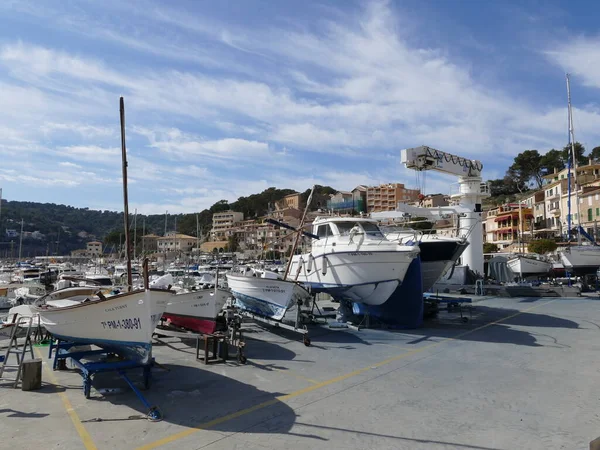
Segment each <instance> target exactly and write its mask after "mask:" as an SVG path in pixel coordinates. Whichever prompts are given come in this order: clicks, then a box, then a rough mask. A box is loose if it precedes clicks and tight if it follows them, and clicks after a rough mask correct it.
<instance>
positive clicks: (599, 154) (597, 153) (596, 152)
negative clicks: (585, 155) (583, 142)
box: [590, 147, 600, 161]
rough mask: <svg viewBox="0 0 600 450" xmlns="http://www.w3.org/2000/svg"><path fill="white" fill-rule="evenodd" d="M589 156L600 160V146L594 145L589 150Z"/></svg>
mask: <svg viewBox="0 0 600 450" xmlns="http://www.w3.org/2000/svg"><path fill="white" fill-rule="evenodd" d="M590 158H592V159H593V160H594V161H600V147H594V148H593V149H592V151H591V152H590Z"/></svg>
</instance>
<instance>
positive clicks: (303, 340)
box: [302, 335, 310, 347]
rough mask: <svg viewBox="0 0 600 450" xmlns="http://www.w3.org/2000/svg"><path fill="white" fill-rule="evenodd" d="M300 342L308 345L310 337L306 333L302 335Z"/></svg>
mask: <svg viewBox="0 0 600 450" xmlns="http://www.w3.org/2000/svg"><path fill="white" fill-rule="evenodd" d="M302 342H303V343H304V345H306V346H307V347H310V338H309V337H308V336H306V335H304V338H303V339H302Z"/></svg>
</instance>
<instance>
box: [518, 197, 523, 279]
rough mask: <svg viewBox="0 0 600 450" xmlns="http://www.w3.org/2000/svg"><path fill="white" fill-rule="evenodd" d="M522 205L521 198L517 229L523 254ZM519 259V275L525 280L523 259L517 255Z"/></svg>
mask: <svg viewBox="0 0 600 450" xmlns="http://www.w3.org/2000/svg"><path fill="white" fill-rule="evenodd" d="M521 211H522V207H521V199H519V227H518V229H517V239H518V246H519V252H521V256H522V254H523V253H524V251H523V250H524V245H523V219H522V215H521ZM517 258H518V261H519V276H520V279H521V280H523V260H522V258H521V257H520V256H518V257H517Z"/></svg>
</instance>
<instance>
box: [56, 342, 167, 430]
mask: <svg viewBox="0 0 600 450" xmlns="http://www.w3.org/2000/svg"><path fill="white" fill-rule="evenodd" d="M78 345H89V344H87V343H77V342H68V341H61V340H58V339H57V340H56V341H54V340H53V341H52V342H51V343H50V348H49V349H48V358H52V351H53V350H55V353H54V361H53V364H52V369H53V370H60V369H64V368H65V367H66V360H67V359H69V358H70V359H71V361H72V362H73V364H75V366H77V368H78V369H79V370H80V371H81V377H82V378H83V394H84V395H85V398H90V391H91V388H92V378H93V376H94V375H95V374H97V373H100V372H117V373H118V374H119V375H120V376H121V377H122V378H123V379H124V380H125V381H126V382H127V384H128V385H129V387H130V388H131V389H132V390H133V392H134V393H135V395H136V396H137V398H138V399H139V400H140V401H141V402H142V403H143V405H144V406H145V407H146V409H147V410H148V412H147V413H146V418H147V419H148V420H149V421H151V422H159V421H161V420H162V419H163V415H162V412H161V411H160V409H159V408H158V406H155V405H151V404H150V403H149V402H148V401H147V400H146V398H145V397H144V395H143V394H142V393H141V392H140V390H139V389H138V388H137V387H136V386H135V384H134V383H133V381H131V379H130V378H129V377H128V376H127V371H128V370H133V369H142V371H143V383H144V389H148V387H149V386H150V379H151V375H152V374H151V371H152V367H153V366H154V364H155V362H154V358H152V360H151V361H150V362H149V363H147V364H141V363H139V362H137V361H131V360H128V359H122V358H120V357H118V359H116V360H114V361H108V360H106V359H108V358H110V357H114V356H116V355H115V354H114V353H111V352H107V351H106V350H86V351H79V352H77V351H76V352H69V349H71V348H72V347H74V346H78ZM91 357H104V358H105V360H101V361H88V362H83V361H82V360H86V359H90V358H91Z"/></svg>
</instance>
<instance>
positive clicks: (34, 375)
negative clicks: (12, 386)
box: [21, 358, 42, 391]
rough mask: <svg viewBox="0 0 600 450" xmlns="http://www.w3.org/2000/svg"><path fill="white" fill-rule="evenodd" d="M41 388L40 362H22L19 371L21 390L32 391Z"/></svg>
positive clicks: (32, 360)
mask: <svg viewBox="0 0 600 450" xmlns="http://www.w3.org/2000/svg"><path fill="white" fill-rule="evenodd" d="M41 387H42V360H41V359H39V358H37V359H30V360H28V361H23V368H22V370H21V390H22V391H33V390H36V389H40V388H41Z"/></svg>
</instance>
